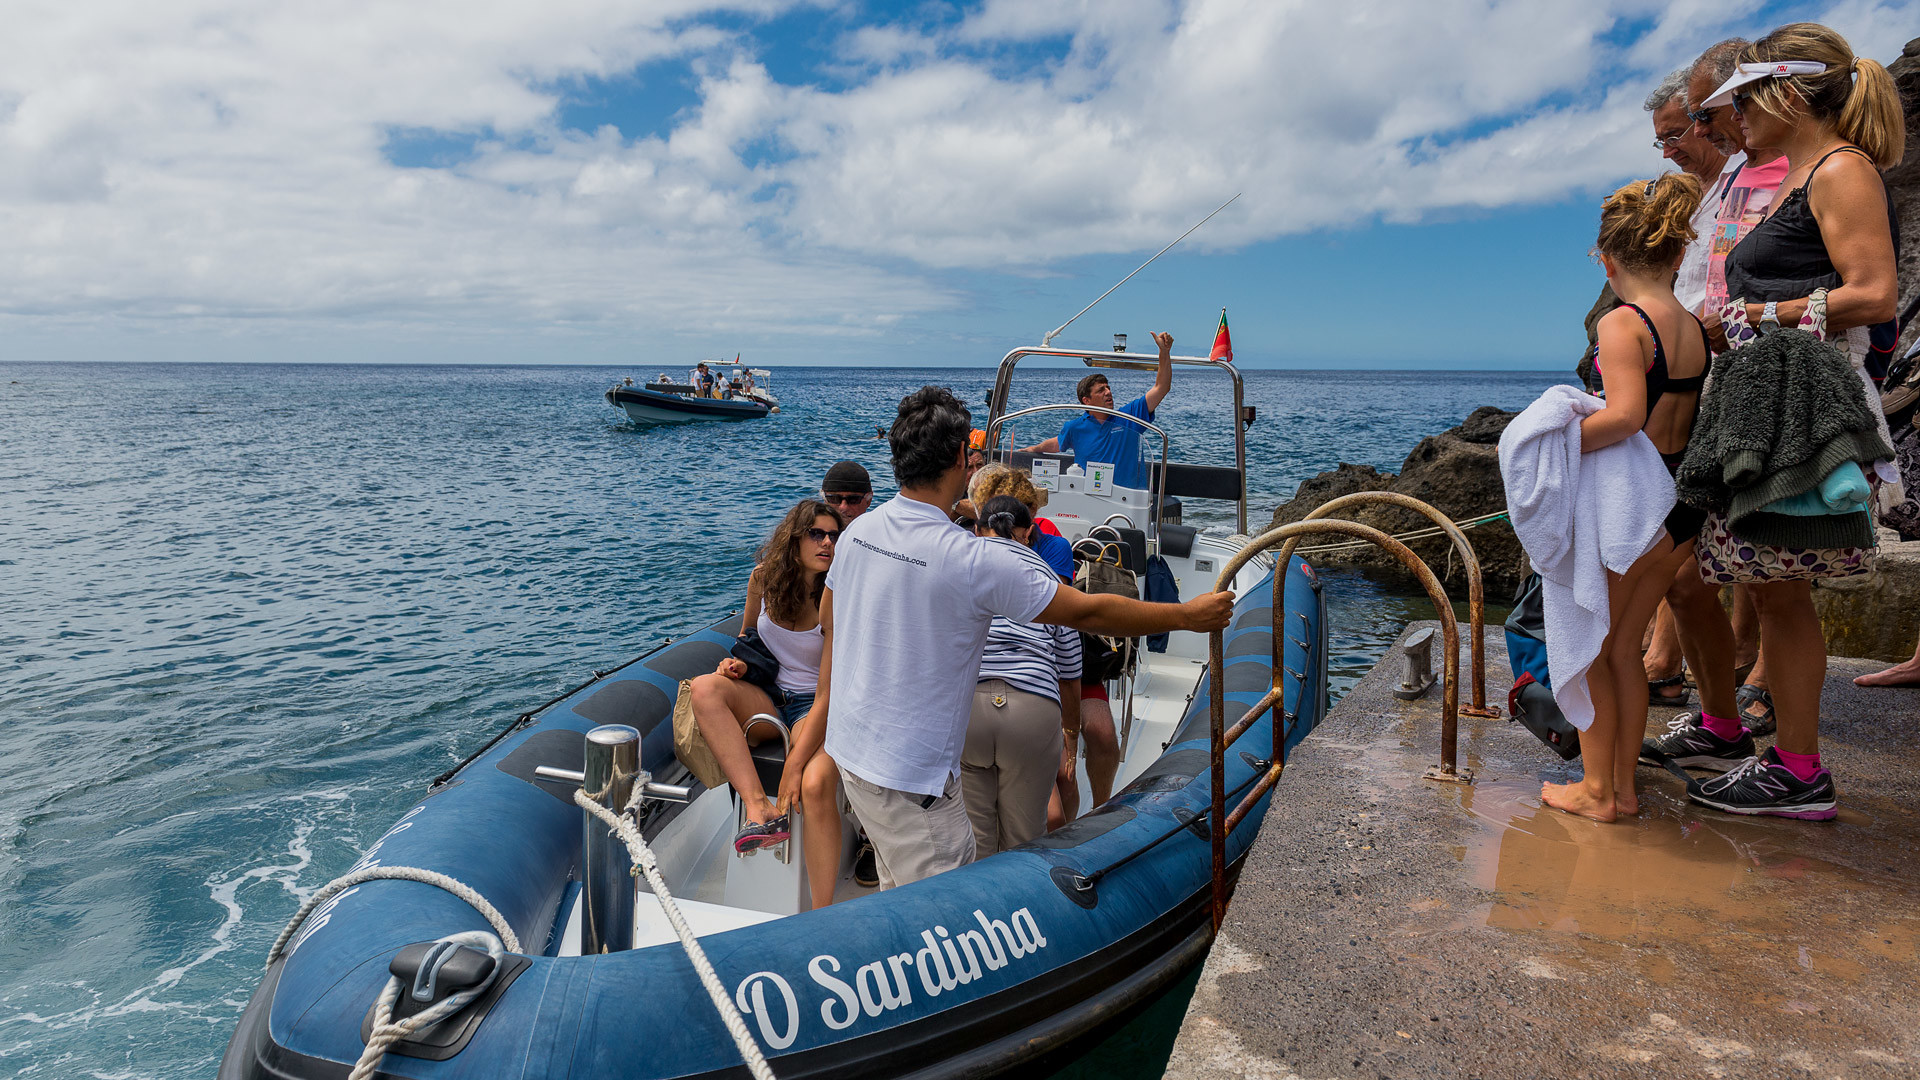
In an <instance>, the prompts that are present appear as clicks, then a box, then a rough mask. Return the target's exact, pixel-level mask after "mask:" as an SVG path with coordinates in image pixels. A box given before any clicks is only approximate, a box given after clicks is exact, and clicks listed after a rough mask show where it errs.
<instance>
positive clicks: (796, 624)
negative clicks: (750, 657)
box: [692, 499, 845, 907]
mask: <svg viewBox="0 0 1920 1080" xmlns="http://www.w3.org/2000/svg"><path fill="white" fill-rule="evenodd" d="M844 524H845V523H844V522H843V520H842V519H841V517H840V514H839V512H838V511H836V510H835V509H834V508H833V507H831V506H828V505H827V504H826V503H824V502H821V501H820V500H818V499H802V500H800V502H799V503H798V504H796V505H795V506H794V508H793V509H792V510H789V511H787V515H786V517H784V518H782V519H781V521H780V524H779V525H778V526H777V527H775V528H774V530H773V535H772V536H771V537H769V538H768V539H767V542H766V544H765V545H763V546H762V547H761V548H760V564H759V565H758V566H755V567H754V568H753V573H752V575H751V576H749V577H748V578H747V603H746V606H745V607H744V608H742V609H741V616H740V625H741V626H743V627H748V626H750V627H754V628H755V629H757V630H759V631H760V639H761V640H762V641H763V642H765V643H766V647H767V651H768V652H770V653H772V654H773V657H774V659H776V660H778V661H779V662H780V673H779V675H778V676H776V678H775V686H774V688H773V690H772V692H769V691H767V690H764V689H762V688H760V687H758V686H755V685H754V684H753V683H750V682H748V681H747V680H746V674H747V666H746V664H744V663H742V662H740V661H739V660H736V659H734V658H733V657H727V658H726V659H725V660H722V661H720V664H719V666H718V667H716V668H715V669H714V671H713V673H712V674H710V675H702V676H700V677H699V678H697V679H694V680H693V691H692V698H693V718H694V720H695V721H696V722H697V723H698V724H699V725H700V734H701V735H702V736H703V737H704V738H705V739H706V740H707V745H708V747H710V748H711V749H712V750H713V756H714V759H715V760H716V761H718V762H719V763H720V768H721V769H722V771H724V772H725V773H726V776H727V783H728V784H730V785H732V787H733V790H734V792H735V793H737V794H738V795H739V796H740V805H741V807H742V812H743V814H744V815H745V817H746V819H747V824H746V825H745V826H744V827H742V828H741V830H740V834H739V835H738V836H736V837H735V838H734V841H733V846H734V850H736V851H742V852H745V851H753V850H755V849H757V848H760V847H764V846H766V845H768V844H777V843H779V842H781V841H782V840H786V839H788V838H789V837H790V836H791V835H792V830H791V829H790V827H789V825H788V821H787V816H786V815H785V814H782V813H780V812H779V810H778V808H777V807H776V806H775V805H774V800H773V799H772V798H771V797H770V796H769V795H768V794H767V792H766V789H765V788H763V787H762V786H761V784H760V773H759V771H758V770H757V769H755V768H754V765H753V758H752V755H751V752H750V751H749V749H748V747H749V745H750V744H753V743H758V742H760V741H761V740H763V739H767V738H771V737H774V736H775V734H776V733H775V732H773V731H772V730H771V728H770V726H769V725H766V724H760V725H756V726H755V727H754V729H753V730H752V731H751V732H749V731H747V730H745V725H746V723H747V721H749V720H750V719H752V718H753V717H754V716H755V715H757V714H759V713H770V714H772V715H775V716H778V717H779V718H780V719H781V721H782V722H783V723H785V724H786V725H787V726H788V727H792V726H793V724H794V723H796V722H797V721H799V719H800V718H801V717H803V716H805V715H807V710H808V709H810V708H812V707H813V698H814V690H815V687H816V684H817V683H818V682H819V678H820V653H821V649H822V647H823V646H824V644H825V638H824V636H823V635H822V633H821V629H820V594H821V591H822V590H823V589H824V588H825V587H826V575H827V567H829V566H831V565H832V564H833V551H834V544H835V543H836V542H837V541H838V540H839V539H840V530H841V529H842V528H843V527H844ZM839 785H840V771H839V770H838V769H837V768H835V766H834V763H833V759H832V758H830V757H828V756H827V755H825V754H815V755H814V756H813V758H812V760H810V761H808V762H807V768H806V772H805V774H804V776H803V778H802V781H801V800H800V805H801V809H802V812H803V813H804V814H805V815H806V818H807V830H806V839H805V842H804V845H803V846H804V847H805V849H806V850H805V857H806V866H807V886H808V888H809V889H810V890H811V891H812V893H813V906H814V907H825V906H826V905H828V904H830V903H832V902H833V886H834V882H835V881H836V879H837V878H838V877H839V874H840V843H841V832H840V811H839V807H838V806H837V805H836V804H837V803H838V790H839Z"/></svg>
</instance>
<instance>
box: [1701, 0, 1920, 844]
mask: <svg viewBox="0 0 1920 1080" xmlns="http://www.w3.org/2000/svg"><path fill="white" fill-rule="evenodd" d="M1702 104H1703V105H1704V106H1706V107H1710V108H1717V107H1719V106H1721V105H1727V104H1730V105H1732V106H1733V107H1734V109H1735V110H1736V111H1737V112H1738V113H1739V114H1740V122H1741V126H1742V127H1743V129H1744V130H1745V131H1746V135H1747V145H1748V146H1749V147H1753V148H1757V149H1761V150H1777V151H1779V152H1780V153H1783V154H1785V155H1786V157H1787V161H1788V163H1789V166H1790V167H1789V169H1788V171H1787V175H1786V178H1785V179H1784V180H1783V181H1782V182H1781V184H1780V192H1781V194H1780V196H1779V198H1778V199H1776V200H1775V202H1774V204H1773V210H1772V212H1771V213H1770V214H1769V215H1768V216H1767V217H1766V219H1764V220H1763V221H1761V222H1760V223H1759V224H1758V225H1756V226H1754V228H1753V231H1751V232H1749V233H1748V234H1747V235H1746V237H1745V238H1744V239H1742V240H1741V241H1740V243H1739V244H1738V245H1737V246H1735V247H1734V249H1733V250H1732V251H1731V252H1728V254H1727V263H1726V267H1727V290H1728V296H1729V297H1730V298H1733V299H1744V300H1745V301H1746V308H1747V310H1746V314H1747V318H1748V320H1749V321H1750V322H1751V323H1753V324H1754V325H1755V326H1759V327H1761V329H1762V330H1763V331H1764V329H1765V327H1764V326H1763V325H1762V324H1763V323H1765V322H1768V321H1777V322H1778V323H1779V324H1780V325H1782V326H1794V325H1797V324H1798V323H1799V321H1800V317H1801V316H1802V315H1804V314H1805V313H1806V311H1807V307H1808V298H1809V295H1810V294H1811V293H1812V292H1813V290H1815V289H1817V288H1824V289H1826V290H1827V328H1828V330H1830V331H1839V330H1847V329H1849V328H1854V327H1862V326H1872V325H1875V324H1877V323H1881V322H1884V321H1886V320H1888V319H1891V318H1893V316H1894V310H1895V306H1896V304H1897V303H1898V299H1897V296H1898V286H1897V282H1896V275H1895V269H1894V235H1893V221H1892V217H1891V215H1890V213H1889V201H1888V198H1887V192H1886V186H1885V184H1883V183H1882V182H1881V179H1880V174H1879V172H1878V171H1877V170H1876V166H1878V167H1879V168H1888V167H1890V166H1892V165H1894V164H1897V163H1898V162H1899V161H1901V160H1902V157H1903V156H1904V153H1905V140H1906V121H1905V119H1904V117H1903V116H1902V112H1901V107H1900V96H1899V91H1898V90H1897V89H1896V87H1895V86H1894V83H1893V79H1892V77H1891V76H1889V75H1888V74H1887V71H1886V69H1885V68H1883V67H1881V66H1880V64H1879V63H1877V62H1875V61H1873V60H1869V59H1867V58H1865V57H1860V56H1855V55H1854V54H1853V50H1852V49H1851V48H1850V47H1849V46H1848V45H1847V42H1846V39H1844V38H1842V37H1841V36H1840V35H1839V34H1836V33H1834V32H1833V31H1832V30H1831V29H1829V28H1827V27H1825V26H1821V25H1820V24H1818V23H1791V24H1788V25H1786V26H1782V27H1780V28H1778V29H1776V30H1774V31H1773V32H1772V33H1770V34H1768V35H1767V36H1765V37H1763V38H1761V39H1760V40H1758V41H1755V42H1754V43H1752V44H1751V45H1748V46H1747V47H1746V48H1745V49H1743V50H1742V51H1741V54H1740V61H1739V67H1737V68H1736V69H1735V73H1734V75H1733V77H1732V78H1730V79H1728V80H1727V82H1726V83H1725V84H1723V85H1722V86H1721V87H1720V89H1719V90H1717V91H1716V92H1715V93H1714V94H1713V95H1712V96H1710V97H1708V98H1707V99H1706V100H1705V101H1704V102H1703V103H1702ZM1906 479H1907V482H1908V483H1914V482H1917V481H1920V477H1908V478H1906ZM1748 595H1749V596H1751V597H1752V599H1753V604H1754V608H1755V610H1756V612H1757V613H1758V615H1759V618H1760V642H1761V652H1762V654H1763V655H1764V656H1765V658H1766V667H1767V684H1768V690H1769V691H1770V692H1771V694H1772V699H1773V704H1774V716H1775V719H1776V722H1777V724H1778V735H1777V737H1776V740H1775V743H1774V745H1773V746H1772V747H1769V748H1767V749H1766V750H1765V751H1763V752H1762V753H1760V754H1759V755H1757V756H1752V755H1753V750H1754V747H1753V743H1752V740H1751V738H1747V737H1738V736H1737V737H1736V739H1735V740H1734V741H1733V742H1730V743H1728V744H1727V746H1726V747H1725V748H1724V749H1723V750H1721V751H1720V754H1721V756H1722V760H1719V761H1715V762H1713V763H1712V764H1711V765H1710V766H1707V767H1711V768H1715V769H1722V770H1726V772H1725V775H1724V776H1722V777H1715V778H1713V779H1710V780H1707V781H1705V782H1703V783H1701V784H1698V785H1694V786H1693V787H1692V788H1690V789H1689V791H1688V797H1689V798H1691V799H1693V800H1694V801H1695V802H1700V803H1703V804H1705V805H1707V806H1712V807H1715V808H1716V809H1720V810H1724V811H1727V812H1729V813H1735V814H1765V815H1770V816H1775V817H1791V818H1800V819H1806V820H1829V819H1831V818H1833V817H1835V816H1837V815H1838V813H1839V809H1838V804H1839V797H1838V794H1837V792H1836V788H1835V785H1834V782H1833V778H1832V776H1831V775H1830V774H1829V773H1828V771H1827V770H1826V769H1825V768H1824V767H1823V766H1822V765H1821V762H1820V740H1819V733H1820V691H1821V688H1822V687H1823V685H1824V684H1825V682H1826V673H1827V648H1826V639H1825V636H1824V634H1823V633H1822V630H1821V626H1820V618H1819V615H1818V613H1817V612H1816V611H1815V610H1814V607H1813V591H1812V583H1811V582H1808V581H1771V582H1761V583H1756V584H1753V585H1750V586H1749V587H1748ZM1716 662H1718V663H1720V664H1722V665H1723V666H1724V667H1725V668H1726V669H1727V670H1731V668H1732V664H1733V657H1732V655H1731V652H1730V651H1729V654H1728V655H1727V656H1725V657H1720V658H1717V660H1716Z"/></svg>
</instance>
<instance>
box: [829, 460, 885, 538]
mask: <svg viewBox="0 0 1920 1080" xmlns="http://www.w3.org/2000/svg"><path fill="white" fill-rule="evenodd" d="M820 498H821V500H822V501H823V502H825V503H826V504H827V505H828V506H831V507H833V508H834V509H835V510H838V511H840V516H841V517H843V518H845V519H846V521H847V524H849V525H851V524H853V519H854V518H857V517H859V516H860V515H861V514H864V513H866V512H867V509H868V508H869V507H871V506H872V505H873V477H872V476H870V475H868V473H867V470H866V467H865V466H863V465H861V464H860V463H859V462H857V461H836V462H834V463H833V467H832V468H830V469H828V470H827V476H826V479H824V480H822V481H820Z"/></svg>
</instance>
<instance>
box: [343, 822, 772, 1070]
mask: <svg viewBox="0 0 1920 1080" xmlns="http://www.w3.org/2000/svg"><path fill="white" fill-rule="evenodd" d="M640 790H641V789H640V788H639V787H638V786H636V787H635V789H634V795H635V797H636V799H637V798H638V797H639V794H640ZM573 801H574V802H576V803H578V804H580V808H581V809H583V810H585V811H586V812H587V813H589V814H592V815H593V816H594V817H597V818H599V819H600V820H601V821H603V822H605V823H606V825H607V827H608V828H610V829H612V830H613V832H614V835H616V836H618V837H620V840H621V842H622V843H624V844H626V845H627V853H628V854H629V855H631V856H633V863H634V866H635V868H636V869H638V870H640V871H642V872H644V873H645V874H646V875H647V884H649V885H651V886H653V895H654V898H655V899H657V900H659V901H660V910H662V911H664V912H666V915H667V922H669V923H671V924H672V925H673V932H674V933H675V934H677V935H679V937H680V946H681V948H684V949H685V950H686V951H687V959H688V960H689V961H691V962H692V963H693V970H694V973H695V974H697V975H699V976H700V983H701V985H702V986H705V987H706V988H707V996H708V997H709V998H712V999H713V1007H714V1009H715V1010H716V1011H718V1012H719V1013H720V1022H721V1023H722V1024H725V1025H726V1028H727V1034H729V1035H731V1036H733V1045H734V1046H735V1047H737V1048H739V1050H740V1056H741V1057H742V1058H744V1059H746V1062H747V1071H748V1072H751V1073H752V1074H753V1077H754V1080H774V1075H773V1069H772V1067H770V1066H769V1065H768V1064H767V1059H766V1057H765V1056H764V1055H763V1054H761V1053H760V1044H759V1043H756V1042H754V1040H753V1035H752V1034H751V1033H749V1032H748V1031H747V1021H746V1018H745V1017H742V1016H741V1015H740V1010H739V1009H738V1008H736V1007H735V1006H734V1004H733V999H732V998H731V997H728V996H727V988H726V987H724V986H722V985H721V984H720V976H719V974H718V973H717V972H715V971H714V970H713V964H712V963H710V962H709V961H708V960H707V953H706V950H705V949H702V948H701V947H700V941H699V939H698V938H696V937H694V934H693V930H692V928H690V927H689V926H687V920H686V919H685V918H683V917H682V916H681V914H680V905H678V904H676V903H674V902H673V894H672V893H671V892H668V891H667V879H666V878H665V877H664V876H662V875H661V873H660V863H659V860H657V859H655V858H654V855H653V849H652V848H649V847H648V846H647V841H646V839H645V838H644V837H642V836H641V835H640V830H639V829H636V828H634V827H633V822H632V821H631V820H629V819H628V818H627V817H626V816H625V815H624V814H615V813H614V812H613V811H611V810H608V809H607V808H606V807H604V806H601V805H600V804H599V803H597V802H595V801H594V800H593V798H592V796H589V795H588V794H587V793H586V792H585V791H583V790H581V789H578V788H576V789H574V792H573ZM353 1080H359V1078H358V1077H355V1078H353Z"/></svg>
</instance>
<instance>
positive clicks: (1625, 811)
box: [1613, 788, 1640, 817]
mask: <svg viewBox="0 0 1920 1080" xmlns="http://www.w3.org/2000/svg"><path fill="white" fill-rule="evenodd" d="M1613 812H1614V813H1616V814H1620V815H1623V816H1625V817H1632V816H1633V815H1635V814H1637V813H1639V812H1640V794H1639V792H1636V791H1634V790H1633V789H1631V788H1626V789H1621V788H1614V789H1613Z"/></svg>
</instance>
